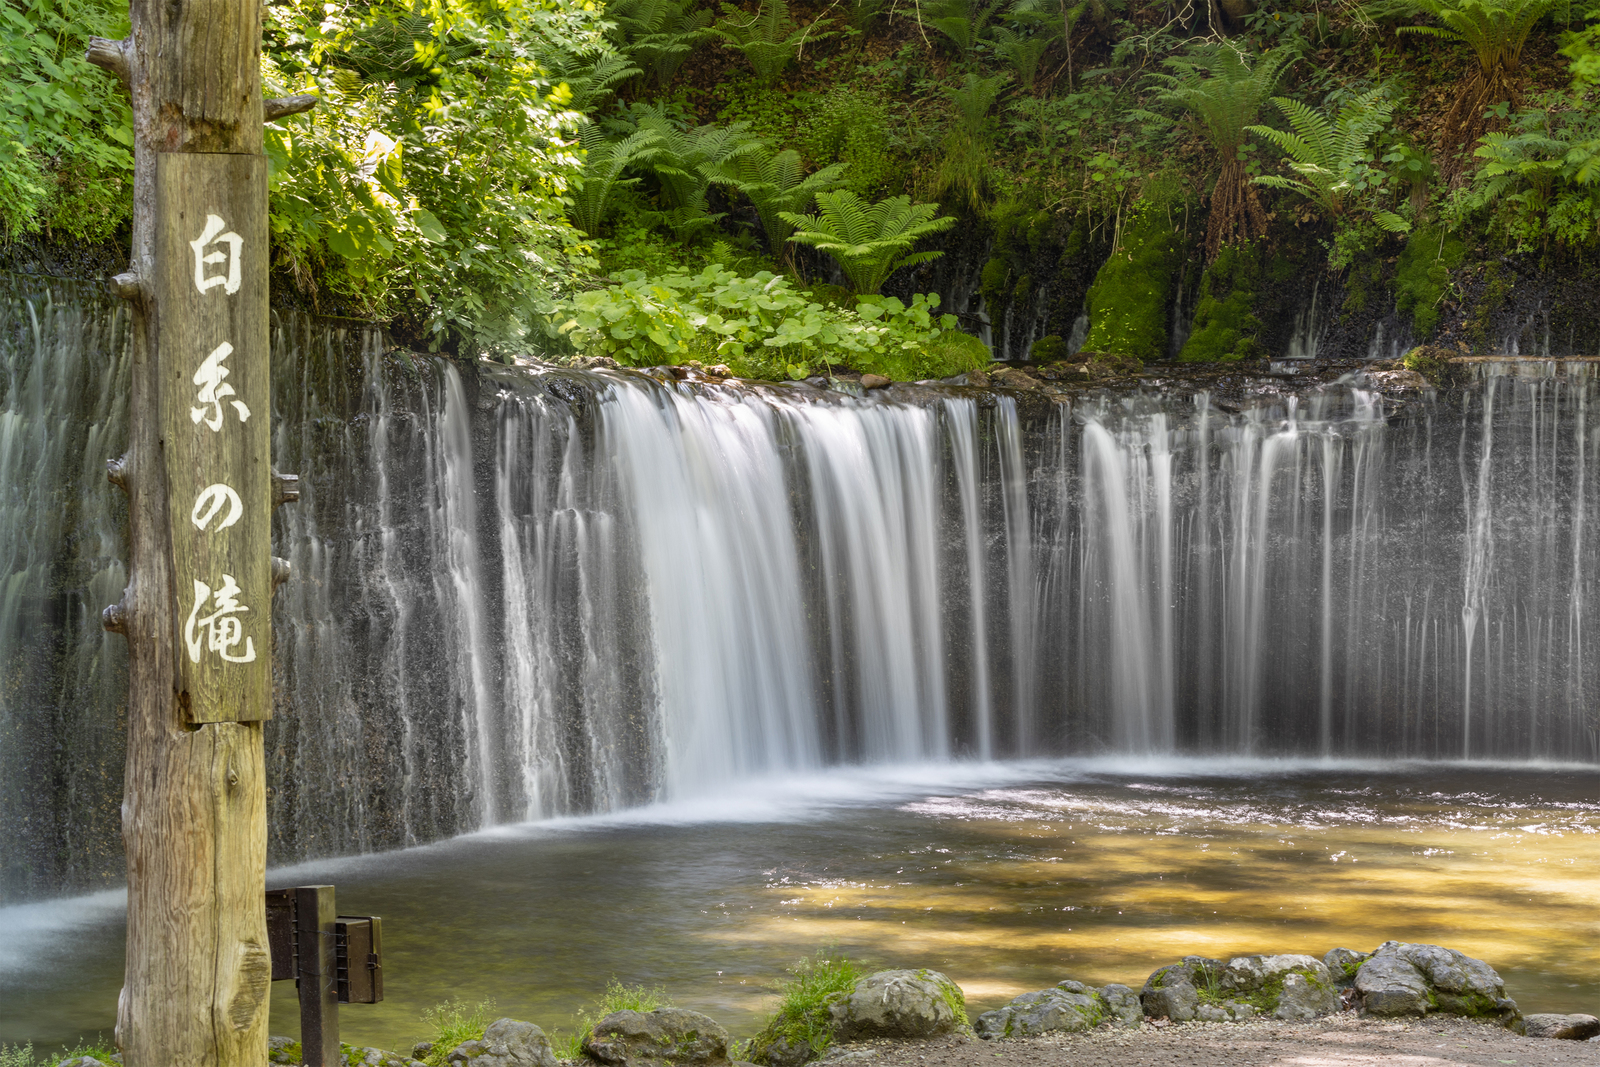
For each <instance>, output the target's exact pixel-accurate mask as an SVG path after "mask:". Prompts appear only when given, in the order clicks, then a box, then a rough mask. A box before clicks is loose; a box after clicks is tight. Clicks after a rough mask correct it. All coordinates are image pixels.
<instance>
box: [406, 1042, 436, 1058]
mask: <svg viewBox="0 0 1600 1067" xmlns="http://www.w3.org/2000/svg"><path fill="white" fill-rule="evenodd" d="M432 1051H433V1042H432V1041H418V1042H417V1043H416V1044H415V1045H412V1046H411V1058H412V1059H414V1060H425V1059H427V1058H428V1053H430V1052H432Z"/></svg>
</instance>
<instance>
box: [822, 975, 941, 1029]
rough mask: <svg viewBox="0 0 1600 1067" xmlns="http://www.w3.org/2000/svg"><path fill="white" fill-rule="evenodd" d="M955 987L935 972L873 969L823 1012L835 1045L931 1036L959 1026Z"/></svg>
mask: <svg viewBox="0 0 1600 1067" xmlns="http://www.w3.org/2000/svg"><path fill="white" fill-rule="evenodd" d="M965 1007H966V999H965V998H964V997H963V996H962V993H961V987H960V986H958V985H956V984H955V983H954V982H952V981H951V980H950V979H949V978H947V977H946V976H944V975H942V974H940V973H939V972H938V971H924V970H918V971H878V972H877V973H876V974H869V975H867V976H866V977H865V978H863V979H861V980H860V981H859V982H857V983H856V987H855V989H853V990H851V992H850V995H849V996H847V997H842V998H840V999H839V1000H837V1001H835V1002H834V1003H833V1005H832V1006H831V1007H830V1008H829V1009H828V1010H829V1013H830V1016H831V1021H832V1027H833V1037H834V1040H836V1041H860V1040H863V1039H866V1038H873V1037H935V1036H937V1035H939V1034H948V1033H950V1032H951V1031H953V1030H955V1028H956V1027H957V1025H959V1019H958V1016H957V1014H956V1013H957V1010H958V1009H960V1010H963V1011H964V1010H965Z"/></svg>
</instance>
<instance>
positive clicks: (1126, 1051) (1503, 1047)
mask: <svg viewBox="0 0 1600 1067" xmlns="http://www.w3.org/2000/svg"><path fill="white" fill-rule="evenodd" d="M821 1063H822V1064H823V1065H824V1067H869V1065H870V1067H1020V1065H1028V1067H1032V1065H1035V1064H1038V1065H1040V1067H1364V1065H1367V1064H1378V1063H1382V1064H1394V1065H1399V1067H1457V1065H1459V1067H1565V1065H1568V1064H1572V1065H1581V1067H1600V1042H1596V1041H1552V1040H1548V1039H1537V1038H1529V1037H1519V1036H1517V1035H1516V1034H1513V1033H1511V1032H1510V1031H1509V1030H1504V1029H1502V1028H1500V1027H1498V1026H1494V1025H1492V1024H1488V1023H1478V1022H1472V1021H1470V1020H1466V1019H1458V1018H1437V1017H1436V1018H1432V1019H1427V1020H1425V1021H1424V1020H1417V1021H1412V1022H1408V1023H1397V1022H1388V1021H1381V1020H1377V1019H1362V1018H1358V1017H1356V1016H1355V1015H1354V1014H1351V1013H1345V1014H1341V1015H1335V1016H1331V1017H1329V1018H1326V1019H1320V1020H1317V1021H1316V1022H1309V1023H1283V1022H1271V1021H1268V1022H1254V1023H1175V1024H1172V1025H1169V1026H1166V1027H1155V1026H1152V1025H1150V1024H1149V1023H1146V1024H1145V1025H1144V1026H1143V1027H1141V1028H1140V1029H1138V1030H1101V1031H1095V1032H1093V1033H1088V1034H1049V1035H1046V1036H1043V1037H1033V1038H1022V1039H1020V1040H1016V1041H979V1040H977V1039H975V1038H955V1039H943V1040H936V1041H929V1042H909V1041H898V1042H888V1041H885V1042H863V1043H861V1044H854V1045H843V1046H838V1047H836V1048H834V1049H830V1050H829V1052H828V1055H827V1056H825V1057H824V1058H823V1060H822V1061H821Z"/></svg>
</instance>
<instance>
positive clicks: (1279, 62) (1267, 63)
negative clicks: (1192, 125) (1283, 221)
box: [1158, 43, 1291, 261]
mask: <svg viewBox="0 0 1600 1067" xmlns="http://www.w3.org/2000/svg"><path fill="white" fill-rule="evenodd" d="M1290 58H1291V54H1290V53H1289V52H1288V51H1286V50H1283V49H1275V50H1273V51H1271V52H1265V53H1262V54H1261V55H1259V56H1256V57H1254V61H1253V62H1252V60H1251V58H1250V57H1247V56H1246V55H1245V53H1243V52H1241V51H1239V50H1238V49H1237V48H1236V47H1235V46H1234V45H1232V44H1231V43H1225V44H1220V45H1217V44H1206V45H1200V46H1197V47H1196V48H1194V49H1193V50H1191V52H1190V54H1189V56H1188V57H1185V58H1179V59H1169V60H1167V66H1168V68H1169V69H1170V70H1171V71H1172V73H1171V74H1161V75H1158V77H1159V78H1160V79H1161V80H1162V81H1164V82H1165V84H1166V89H1165V90H1164V91H1163V92H1162V93H1161V96H1162V98H1163V99H1164V100H1165V101H1166V102H1167V103H1170V104H1176V105H1178V106H1180V107H1183V108H1186V109H1187V110H1189V111H1190V112H1192V113H1193V114H1194V115H1195V116H1196V117H1197V118H1198V119H1199V120H1200V123H1201V125H1202V127H1203V128H1204V131H1205V134H1206V137H1207V138H1208V139H1209V140H1210V142H1211V146H1212V148H1213V150H1214V151H1215V152H1216V159H1217V163H1218V167H1219V171H1218V174H1217V181H1216V185H1215V186H1214V188H1213V190H1212V193H1211V212H1210V216H1209V218H1208V219H1207V221H1206V258H1207V260H1208V261H1209V260H1212V259H1215V258H1216V257H1217V252H1218V250H1220V249H1221V248H1222V246H1223V245H1225V244H1232V243H1236V242H1242V241H1248V240H1251V239H1253V238H1255V237H1258V236H1260V235H1261V234H1262V233H1263V232H1265V230H1266V225H1267V220H1266V212H1265V211H1263V210H1262V207H1261V200H1260V198H1259V197H1258V196H1257V195H1256V191H1255V186H1254V184H1253V183H1252V182H1251V181H1250V167H1249V166H1247V160H1246V155H1245V149H1246V141H1247V135H1248V130H1249V128H1250V127H1251V126H1252V125H1253V124H1254V123H1255V121H1256V118H1257V117H1258V116H1259V114H1260V112H1261V105H1262V104H1263V103H1264V102H1265V101H1266V99H1267V97H1268V96H1269V95H1270V94H1271V92H1272V88H1273V86H1274V85H1276V84H1277V81H1278V75H1279V74H1280V73H1282V71H1283V68H1284V66H1285V65H1286V64H1287V63H1288V62H1289V60H1290Z"/></svg>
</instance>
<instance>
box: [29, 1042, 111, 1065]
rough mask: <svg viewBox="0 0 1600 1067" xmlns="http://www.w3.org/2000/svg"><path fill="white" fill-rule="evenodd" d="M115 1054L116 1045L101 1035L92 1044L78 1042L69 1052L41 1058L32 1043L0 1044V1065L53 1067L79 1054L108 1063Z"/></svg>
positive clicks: (73, 1058)
mask: <svg viewBox="0 0 1600 1067" xmlns="http://www.w3.org/2000/svg"><path fill="white" fill-rule="evenodd" d="M116 1054H117V1050H116V1047H115V1046H114V1045H108V1044H106V1041H105V1037H104V1036H103V1035H102V1036H101V1037H100V1038H99V1039H98V1040H97V1041H96V1042H95V1043H94V1044H92V1045H85V1044H83V1043H82V1042H79V1043H78V1044H77V1045H75V1046H74V1047H73V1048H72V1050H71V1051H69V1052H58V1053H56V1054H55V1055H44V1056H43V1058H40V1056H39V1055H37V1054H35V1053H34V1051H33V1045H32V1044H27V1045H0V1067H55V1065H56V1064H58V1063H65V1062H66V1061H67V1060H75V1059H78V1058H79V1057H81V1056H92V1057H94V1058H95V1059H97V1060H99V1061H100V1062H101V1063H110V1062H112V1061H111V1057H112V1056H115V1055H116Z"/></svg>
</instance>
